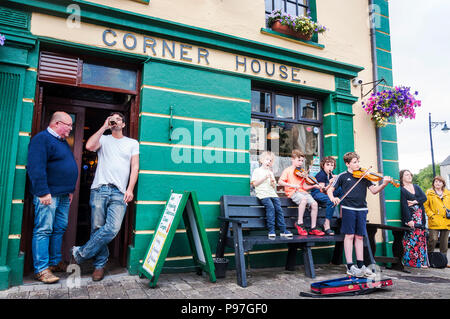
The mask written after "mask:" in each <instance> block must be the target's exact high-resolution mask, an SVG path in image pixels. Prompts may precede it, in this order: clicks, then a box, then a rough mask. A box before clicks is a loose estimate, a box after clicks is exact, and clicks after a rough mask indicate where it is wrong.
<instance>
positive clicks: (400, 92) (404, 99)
mask: <svg viewBox="0 0 450 319" xmlns="http://www.w3.org/2000/svg"><path fill="white" fill-rule="evenodd" d="M417 94H418V93H417V91H416V92H415V93H414V94H411V93H410V88H409V87H404V86H396V87H395V88H393V89H389V90H384V91H382V92H374V93H372V94H371V96H370V97H369V99H368V100H367V101H366V102H362V107H363V108H364V110H365V111H366V113H367V114H369V115H371V116H372V117H371V120H372V121H374V122H375V125H376V126H377V127H384V126H386V124H387V123H388V120H389V119H391V118H395V119H397V120H400V121H402V120H403V119H414V118H415V117H416V112H415V108H416V107H420V106H421V101H419V100H416V98H415V97H414V96H416V95H417Z"/></svg>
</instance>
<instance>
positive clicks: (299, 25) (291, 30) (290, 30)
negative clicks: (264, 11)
mask: <svg viewBox="0 0 450 319" xmlns="http://www.w3.org/2000/svg"><path fill="white" fill-rule="evenodd" d="M267 24H268V26H269V28H271V29H272V30H273V31H276V32H280V33H284V34H287V35H291V36H293V37H296V38H299V39H302V40H307V41H309V40H311V38H312V36H313V35H314V34H315V33H323V32H325V31H326V30H327V28H326V27H325V26H322V25H320V24H319V23H317V22H315V21H313V20H312V19H311V17H309V16H308V17H304V16H291V15H290V14H288V13H284V12H281V10H274V11H273V12H272V13H271V14H270V15H269V16H268V19H267Z"/></svg>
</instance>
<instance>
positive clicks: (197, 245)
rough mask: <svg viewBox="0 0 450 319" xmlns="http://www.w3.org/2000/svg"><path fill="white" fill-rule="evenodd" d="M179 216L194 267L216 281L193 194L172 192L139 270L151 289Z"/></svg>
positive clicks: (154, 284) (194, 194)
mask: <svg viewBox="0 0 450 319" xmlns="http://www.w3.org/2000/svg"><path fill="white" fill-rule="evenodd" d="M181 217H183V221H184V225H185V228H186V234H187V236H188V239H189V244H190V247H191V251H192V255H193V258H194V263H195V265H196V266H197V267H198V269H199V270H200V271H204V272H206V273H208V274H209V280H210V281H211V282H216V276H215V273H214V262H213V259H212V255H211V249H210V246H209V242H208V238H207V236H206V231H205V227H204V224H203V218H202V215H201V213H200V207H199V204H198V199H197V194H196V193H195V192H187V191H185V192H173V191H172V193H171V194H170V198H169V200H168V201H167V203H166V205H165V207H164V212H163V213H162V215H161V218H160V220H159V222H158V227H157V228H156V230H155V233H154V235H153V238H152V240H151V242H150V245H149V248H148V250H147V253H146V255H145V258H144V261H143V263H142V266H141V268H140V271H139V272H140V274H142V275H145V276H146V277H147V278H148V279H150V283H149V286H150V287H152V288H154V287H156V283H157V281H158V277H159V275H160V273H161V270H162V268H163V265H164V261H165V259H166V257H167V254H168V252H169V249H170V245H171V244H172V240H173V238H174V236H175V232H176V230H177V227H178V225H179V223H180V221H181Z"/></svg>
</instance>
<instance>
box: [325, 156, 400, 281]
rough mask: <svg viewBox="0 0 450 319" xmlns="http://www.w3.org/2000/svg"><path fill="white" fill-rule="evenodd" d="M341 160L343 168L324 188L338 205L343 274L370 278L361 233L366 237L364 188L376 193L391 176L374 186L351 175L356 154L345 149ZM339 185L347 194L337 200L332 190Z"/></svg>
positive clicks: (355, 161) (357, 159) (357, 168)
mask: <svg viewBox="0 0 450 319" xmlns="http://www.w3.org/2000/svg"><path fill="white" fill-rule="evenodd" d="M344 163H345V165H346V166H347V171H345V172H343V173H341V174H339V175H338V176H337V177H336V179H335V180H334V182H333V184H332V185H331V186H330V188H329V189H328V191H327V194H328V197H330V200H331V201H332V202H333V203H334V204H335V205H337V204H339V203H340V204H341V208H342V226H341V233H342V234H345V237H344V251H345V258H346V261H347V274H348V275H350V276H355V277H374V275H375V274H374V273H373V272H372V271H371V270H370V269H369V268H366V266H365V265H364V242H363V239H364V236H366V217H367V213H368V210H367V202H366V195H367V189H369V190H370V192H371V193H372V194H377V193H379V192H380V191H381V190H382V189H384V188H385V187H386V185H387V184H389V182H390V181H392V178H390V177H389V176H385V177H384V178H383V183H382V184H380V185H375V183H373V182H371V181H369V180H368V179H366V178H363V179H362V180H360V179H358V178H356V177H354V176H353V172H354V171H359V169H360V165H359V155H358V154H356V153H355V152H348V153H345V155H344ZM356 183H358V184H357V185H356V186H355V187H354V188H353V189H352V190H351V191H350V192H349V193H347V192H348V191H349V190H350V189H351V188H352V187H353V186H354V185H355V184H356ZM338 187H341V188H342V192H343V193H344V194H346V195H347V196H345V195H344V196H345V197H343V199H342V201H341V199H339V198H337V197H334V195H333V192H334V190H335V189H336V188H338ZM353 241H354V242H355V244H354V245H355V253H356V263H357V266H356V267H355V265H353Z"/></svg>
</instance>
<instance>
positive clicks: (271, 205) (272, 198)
mask: <svg viewBox="0 0 450 319" xmlns="http://www.w3.org/2000/svg"><path fill="white" fill-rule="evenodd" d="M274 159H275V154H274V153H272V152H264V153H262V154H261V155H260V156H259V163H260V164H261V167H258V168H256V169H255V170H254V171H253V174H252V178H251V183H252V184H253V186H254V187H255V193H256V197H258V198H259V200H260V201H261V203H262V204H263V205H264V207H265V208H266V217H267V228H268V230H269V234H268V237H269V239H272V240H274V239H275V238H276V233H275V222H276V224H277V225H278V228H279V229H280V236H281V237H285V238H288V239H291V238H293V235H292V233H291V232H290V231H288V230H286V223H285V222H284V214H283V209H282V208H281V202H280V199H279V198H278V195H277V193H276V191H275V189H276V181H275V176H274V175H273V172H272V165H273V161H274Z"/></svg>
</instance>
